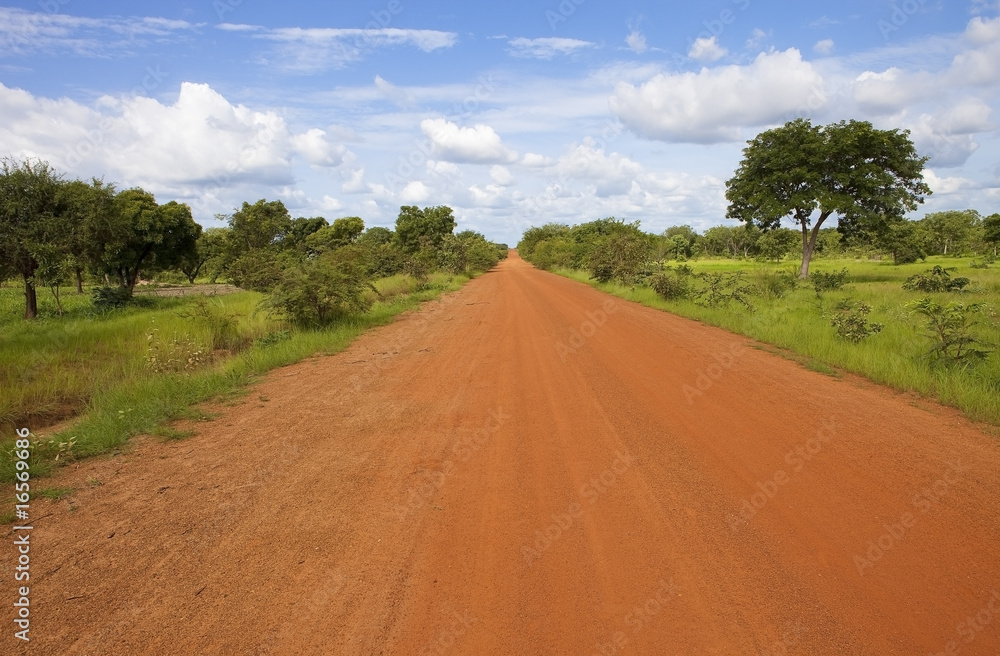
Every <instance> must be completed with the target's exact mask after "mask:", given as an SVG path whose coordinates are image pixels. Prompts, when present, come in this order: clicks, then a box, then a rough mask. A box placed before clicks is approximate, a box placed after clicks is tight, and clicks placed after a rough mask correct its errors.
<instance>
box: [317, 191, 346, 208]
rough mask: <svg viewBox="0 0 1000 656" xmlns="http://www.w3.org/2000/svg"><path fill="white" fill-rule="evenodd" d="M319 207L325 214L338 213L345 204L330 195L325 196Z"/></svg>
mask: <svg viewBox="0 0 1000 656" xmlns="http://www.w3.org/2000/svg"><path fill="white" fill-rule="evenodd" d="M318 206H319V209H321V210H323V211H324V212H336V211H337V210H339V209H340V208H342V207H343V204H342V203H341V202H340V201H339V200H337V199H336V198H334V197H332V196H330V195H328V194H323V198H322V199H320V201H319V203H318Z"/></svg>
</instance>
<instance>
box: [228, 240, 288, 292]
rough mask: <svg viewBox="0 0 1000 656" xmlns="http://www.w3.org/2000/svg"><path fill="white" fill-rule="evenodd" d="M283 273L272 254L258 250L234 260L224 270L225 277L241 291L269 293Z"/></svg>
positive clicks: (278, 262) (279, 280)
mask: <svg viewBox="0 0 1000 656" xmlns="http://www.w3.org/2000/svg"><path fill="white" fill-rule="evenodd" d="M283 271H284V267H283V266H282V264H281V262H280V261H279V260H278V258H277V256H276V255H275V254H274V253H272V252H270V251H269V250H267V249H263V248H258V249H254V250H252V251H248V252H247V253H244V254H243V255H241V256H239V257H238V258H236V260H234V261H233V263H232V264H230V265H229V268H228V269H226V277H227V278H228V279H229V282H231V283H232V284H234V285H236V286H237V287H239V288H241V289H249V290H251V291H255V292H269V291H271V290H272V289H274V287H275V285H277V284H278V283H279V282H281V279H282V273H283Z"/></svg>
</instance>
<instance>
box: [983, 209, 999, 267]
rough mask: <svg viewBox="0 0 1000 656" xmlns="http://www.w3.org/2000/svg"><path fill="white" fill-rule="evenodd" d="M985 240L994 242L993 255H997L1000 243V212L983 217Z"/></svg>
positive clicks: (990, 242)
mask: <svg viewBox="0 0 1000 656" xmlns="http://www.w3.org/2000/svg"><path fill="white" fill-rule="evenodd" d="M983 240H984V241H985V242H987V243H989V244H993V257H996V256H997V246H998V245H1000V214H990V215H989V216H988V217H986V218H985V219H983Z"/></svg>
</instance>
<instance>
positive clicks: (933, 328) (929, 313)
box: [906, 297, 991, 365]
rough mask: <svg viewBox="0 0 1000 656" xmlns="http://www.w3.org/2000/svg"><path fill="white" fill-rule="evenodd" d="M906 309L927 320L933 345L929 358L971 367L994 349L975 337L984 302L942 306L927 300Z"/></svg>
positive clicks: (984, 306)
mask: <svg viewBox="0 0 1000 656" xmlns="http://www.w3.org/2000/svg"><path fill="white" fill-rule="evenodd" d="M906 307H907V309H909V310H910V311H912V312H916V313H917V314H922V315H923V316H924V317H926V318H927V323H926V327H927V335H928V336H929V337H930V338H931V340H932V341H933V342H934V346H933V347H932V348H931V350H930V356H931V357H932V358H934V359H935V360H938V361H942V362H945V363H948V364H966V365H967V364H969V363H971V362H975V361H978V360H984V359H986V357H987V356H988V355H989V354H990V351H991V349H989V348H988V346H987V345H986V344H984V343H983V342H982V341H980V340H979V339H978V338H976V337H975V336H974V335H973V334H972V329H973V327H974V326H975V325H976V324H977V323H978V317H977V316H976V315H978V314H981V313H982V312H983V310H985V309H986V304H985V303H969V304H965V303H955V302H951V303H947V304H945V305H942V304H940V303H937V302H935V301H932V300H931V299H930V298H928V297H925V298H922V299H920V300H918V301H911V302H910V303H907V304H906Z"/></svg>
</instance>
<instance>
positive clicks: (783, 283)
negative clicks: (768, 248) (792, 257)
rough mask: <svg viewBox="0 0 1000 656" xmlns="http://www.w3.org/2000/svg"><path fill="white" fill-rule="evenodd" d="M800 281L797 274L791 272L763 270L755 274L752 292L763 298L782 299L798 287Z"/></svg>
mask: <svg viewBox="0 0 1000 656" xmlns="http://www.w3.org/2000/svg"><path fill="white" fill-rule="evenodd" d="M798 285H799V281H798V277H797V276H796V274H795V273H792V272H790V271H768V270H766V269H762V270H759V271H756V272H754V274H753V283H752V285H751V286H752V290H753V293H754V294H756V295H757V296H761V297H763V298H781V297H782V296H784V295H785V294H787V293H788V292H790V291H793V290H794V289H795V288H796V287H798Z"/></svg>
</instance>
